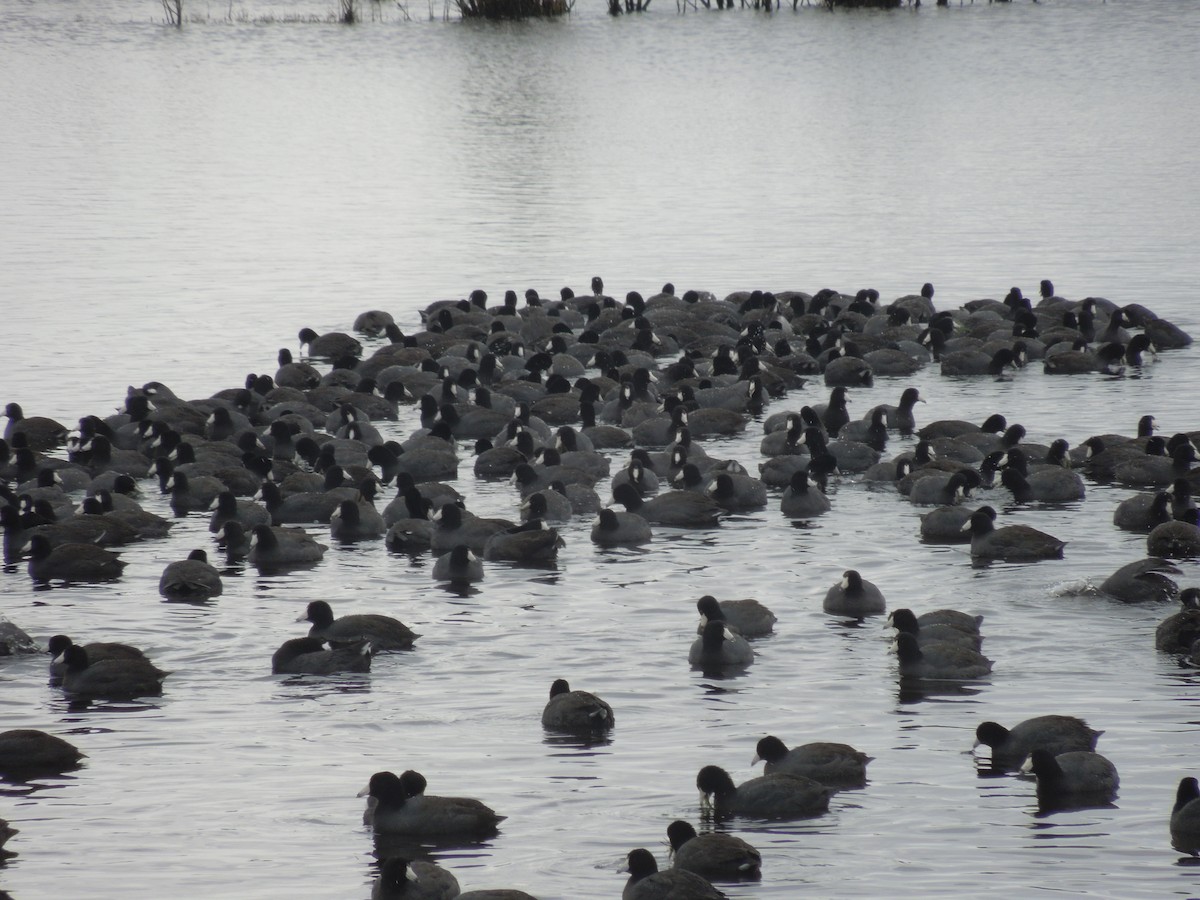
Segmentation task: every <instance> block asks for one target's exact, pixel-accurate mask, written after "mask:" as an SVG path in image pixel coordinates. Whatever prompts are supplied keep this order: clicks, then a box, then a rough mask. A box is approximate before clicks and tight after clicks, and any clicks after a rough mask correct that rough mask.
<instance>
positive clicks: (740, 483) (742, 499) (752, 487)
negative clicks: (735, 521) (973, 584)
mask: <svg viewBox="0 0 1200 900" xmlns="http://www.w3.org/2000/svg"><path fill="white" fill-rule="evenodd" d="M706 490H707V492H708V495H709V496H710V497H712V498H713V499H714V500H716V501H717V503H719V504H720V505H721V507H722V508H723V509H726V510H728V511H730V512H742V511H746V510H752V509H762V508H763V507H764V506H766V505H767V486H766V485H765V484H763V483H762V482H761V481H760V480H759V479H757V478H752V477H751V476H749V475H742V474H739V473H736V472H720V473H719V474H717V476H716V477H715V478H714V479H713V480H712V481H711V482H710V483H709V485H708V487H707V488H706Z"/></svg>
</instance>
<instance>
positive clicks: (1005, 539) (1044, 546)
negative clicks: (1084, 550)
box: [963, 509, 1067, 561]
mask: <svg viewBox="0 0 1200 900" xmlns="http://www.w3.org/2000/svg"><path fill="white" fill-rule="evenodd" d="M963 528H964V530H969V531H970V532H971V556H973V557H975V558H977V559H1001V560H1012V561H1033V560H1039V559H1061V558H1062V555H1063V547H1065V546H1066V545H1067V542H1066V541H1060V540H1059V539H1058V538H1056V537H1054V536H1053V535H1049V534H1046V533H1045V532H1044V531H1038V530H1037V529H1036V528H1032V527H1030V526H1029V525H1006V526H1004V527H1003V528H997V527H996V525H995V522H994V521H993V520H992V517H991V516H990V515H988V513H987V512H986V511H985V510H983V509H977V510H975V512H974V513H972V514H971V518H970V519H969V520H968V521H967V524H966V525H965V526H964V527H963Z"/></svg>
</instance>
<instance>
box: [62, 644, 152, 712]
mask: <svg viewBox="0 0 1200 900" xmlns="http://www.w3.org/2000/svg"><path fill="white" fill-rule="evenodd" d="M63 662H64V663H66V671H65V672H64V673H63V680H62V687H63V691H64V692H66V693H67V694H70V695H72V696H74V697H80V698H104V699H108V700H129V699H132V698H134V697H157V696H158V695H160V694H161V693H162V683H163V679H164V678H166V677H167V676H168V675H169V674H170V673H169V672H164V671H162V670H161V669H159V668H158V667H157V666H155V665H154V664H153V663H151V662H150V661H149V660H147V659H145V658H138V657H132V658H125V659H122V658H113V657H110V658H108V659H102V660H99V661H97V662H95V663H92V661H91V660H90V659H89V658H88V653H87V650H86V649H84V648H83V647H80V646H78V645H72V646H70V647H68V648H67V649H66V650H64V651H63Z"/></svg>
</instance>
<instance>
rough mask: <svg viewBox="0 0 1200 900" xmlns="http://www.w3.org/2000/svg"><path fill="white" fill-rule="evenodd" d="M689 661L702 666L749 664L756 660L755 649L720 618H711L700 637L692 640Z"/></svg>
mask: <svg viewBox="0 0 1200 900" xmlns="http://www.w3.org/2000/svg"><path fill="white" fill-rule="evenodd" d="M688 662H689V663H691V664H692V665H693V666H700V667H702V668H722V667H725V666H748V665H750V663H752V662H754V650H753V649H752V648H751V646H750V645H749V644H748V643H747V642H746V639H745V638H744V637H742V636H741V635H740V634H735V633H734V632H733V631H732V629H729V628H727V627H725V623H724V622H723V621H721V620H720V619H709V620H708V621H707V622H706V623H705V624H704V631H703V632H702V633H701V635H700V637H698V638H696V640H695V641H693V642H692V647H691V650H689V651H688Z"/></svg>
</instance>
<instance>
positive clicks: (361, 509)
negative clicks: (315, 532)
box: [329, 500, 387, 541]
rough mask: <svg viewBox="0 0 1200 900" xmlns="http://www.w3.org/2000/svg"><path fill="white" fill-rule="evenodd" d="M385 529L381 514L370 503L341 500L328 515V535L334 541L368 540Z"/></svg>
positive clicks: (379, 534) (380, 534) (381, 534)
mask: <svg viewBox="0 0 1200 900" xmlns="http://www.w3.org/2000/svg"><path fill="white" fill-rule="evenodd" d="M385 531H387V526H386V525H384V524H383V516H381V515H380V514H379V512H378V510H376V509H375V507H374V506H372V505H371V504H370V503H365V502H360V501H355V500H343V501H342V502H341V503H339V504H338V508H337V509H336V510H334V512H333V515H331V516H330V517H329V536H330V537H332V538H333V539H334V540H335V541H369V540H374V539H375V538H378V537H382V536H383V533H384V532H385Z"/></svg>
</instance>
